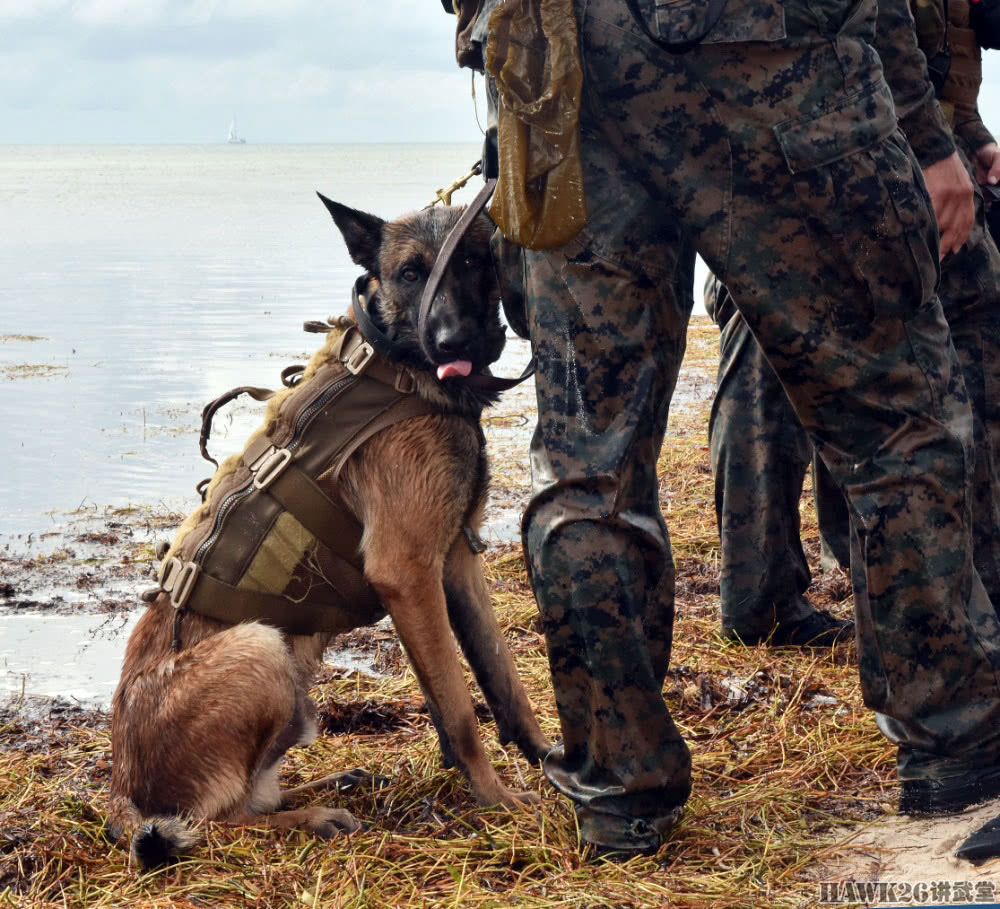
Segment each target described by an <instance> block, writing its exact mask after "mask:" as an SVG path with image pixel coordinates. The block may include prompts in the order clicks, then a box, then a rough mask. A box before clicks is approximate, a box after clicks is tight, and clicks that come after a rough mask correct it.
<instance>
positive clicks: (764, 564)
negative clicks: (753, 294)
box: [706, 159, 1000, 638]
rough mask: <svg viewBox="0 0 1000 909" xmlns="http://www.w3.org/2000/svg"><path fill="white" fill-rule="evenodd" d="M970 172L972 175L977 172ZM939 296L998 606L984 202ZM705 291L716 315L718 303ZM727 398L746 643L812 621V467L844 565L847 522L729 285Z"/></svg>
mask: <svg viewBox="0 0 1000 909" xmlns="http://www.w3.org/2000/svg"><path fill="white" fill-rule="evenodd" d="M966 166H967V168H968V169H969V172H970V174H971V173H972V168H971V166H969V165H968V160H967V159H966ZM938 295H939V297H940V299H941V303H942V307H943V309H944V313H945V316H946V318H947V319H948V323H949V325H950V327H951V333H952V340H953V343H954V346H955V349H956V351H957V353H958V358H959V361H960V362H961V364H962V373H963V376H964V379H965V385H966V389H967V391H968V394H969V398H970V401H971V404H972V414H973V432H974V440H975V475H974V476H975V481H974V494H973V497H972V516H973V543H974V556H973V561H974V563H975V565H976V568H977V570H978V571H979V574H980V577H981V578H982V581H983V585H984V586H985V588H986V591H987V593H988V594H989V595H990V599H991V600H992V601H993V602H994V604H995V605H1000V512H998V503H1000V473H998V468H1000V436H998V435H997V434H998V433H1000V413H998V407H1000V397H998V396H1000V321H998V319H997V314H998V313H1000V253H998V252H997V249H996V246H995V244H994V242H993V240H992V238H991V237H990V236H989V233H988V231H987V230H986V224H985V210H984V206H983V200H982V198H981V197H980V196H978V195H977V197H976V223H975V225H974V227H973V230H972V232H971V234H970V236H969V239H968V240H967V241H966V243H965V245H964V247H963V248H962V249H961V250H960V251H959V252H958V253H957V254H955V255H949V256H947V257H946V258H945V260H944V262H943V263H942V269H941V281H940V284H939V287H938ZM708 297H709V294H706V307H708V306H709V305H710V302H711V301H710V300H709V299H708ZM709 314H710V315H711V316H712V317H713V318H714V319H715V321H716V322H717V323H718V325H719V329H720V331H721V337H720V347H719V372H718V382H717V386H718V390H717V393H716V397H715V401H714V402H713V406H712V414H711V419H710V422H709V447H710V451H711V457H712V472H713V474H714V477H715V507H716V514H717V517H718V522H719V536H720V543H721V569H722V570H721V579H720V587H721V591H720V592H721V600H722V625H723V629H724V630H726V631H735V632H736V633H737V634H739V635H740V636H741V637H745V638H751V637H754V636H757V635H766V634H767V633H768V632H769V631H770V630H771V628H773V627H774V625H775V624H776V623H789V622H794V621H796V620H798V619H801V618H804V617H805V615H807V614H808V612H809V610H810V609H811V607H810V606H809V604H808V603H807V602H806V601H804V600H803V599H802V597H801V594H802V593H804V592H805V590H806V588H807V587H808V586H809V583H810V574H809V567H808V565H807V563H806V559H805V555H804V553H803V551H802V545H801V542H800V539H799V509H798V504H799V498H800V496H801V492H802V484H803V480H804V478H805V473H806V470H807V469H808V465H809V463H810V461H812V462H813V467H814V472H813V488H814V496H815V501H816V510H817V515H818V518H819V527H820V534H821V536H822V538H823V540H824V542H825V543H826V544H827V546H828V548H829V549H830V550H831V551H832V552H833V553H834V554H835V555H836V557H837V559H838V561H840V562H841V564H846V562H847V560H848V558H849V554H848V550H849V527H848V521H849V514H848V510H847V507H846V503H845V502H844V499H843V495H842V493H841V492H840V491H839V490H838V489H837V486H836V484H835V483H834V481H833V480H832V477H831V476H830V473H829V471H828V470H827V468H826V466H825V465H824V464H823V462H822V461H821V460H820V459H819V458H818V457H816V456H815V454H814V452H813V448H812V444H811V443H810V442H809V438H808V436H807V435H806V432H805V430H804V429H803V428H802V425H801V423H799V420H798V418H797V417H796V416H795V412H794V410H793V409H792V406H791V404H790V402H789V400H788V397H787V395H786V394H785V391H784V389H783V388H782V386H781V383H780V381H779V380H778V377H777V376H776V375H775V373H774V370H773V369H772V368H771V366H770V365H769V364H768V362H767V359H766V358H765V356H764V354H763V352H762V351H761V349H760V345H758V344H757V342H756V341H755V340H754V338H753V335H752V334H751V333H750V330H749V328H748V327H747V323H746V321H745V320H744V319H743V318H742V317H741V316H740V314H739V312H738V311H737V310H736V307H735V304H734V303H733V301H732V298H731V297H730V296H729V295H728V293H726V291H725V288H721V289H720V290H719V291H718V293H717V295H716V303H715V306H714V312H710V313H709Z"/></svg>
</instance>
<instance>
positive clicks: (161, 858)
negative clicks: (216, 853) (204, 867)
mask: <svg viewBox="0 0 1000 909" xmlns="http://www.w3.org/2000/svg"><path fill="white" fill-rule="evenodd" d="M197 842H198V835H197V834H196V833H195V832H194V830H193V829H192V828H191V825H190V824H189V823H188V822H187V821H185V820H184V819H183V818H180V817H176V816H171V815H160V816H158V817H149V818H145V819H144V820H143V822H142V824H141V825H140V827H139V829H138V830H136V832H135V833H134V834H132V855H133V857H134V858H135V860H136V862H137V863H138V865H139V867H140V868H142V870H143V871H149V870H151V869H152V868H158V867H159V866H160V865H169V864H170V863H171V862H174V861H176V860H177V857H178V856H180V855H183V854H184V853H185V852H187V851H188V850H189V849H191V847H192V846H194V845H195V844H196V843H197Z"/></svg>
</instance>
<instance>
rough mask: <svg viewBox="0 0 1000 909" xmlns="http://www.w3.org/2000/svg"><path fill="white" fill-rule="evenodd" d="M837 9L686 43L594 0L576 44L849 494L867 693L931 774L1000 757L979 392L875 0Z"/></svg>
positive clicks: (783, 15)
mask: <svg viewBox="0 0 1000 909" xmlns="http://www.w3.org/2000/svg"><path fill="white" fill-rule="evenodd" d="M661 10H662V12H663V15H664V16H665V17H666V19H667V20H668V24H669V22H670V20H671V14H672V13H671V9H668V8H661ZM684 10H685V11H689V8H688V7H687V6H685V7H684ZM838 10H840V11H842V12H843V13H844V14H845V16H846V18H844V19H842V20H837V21H831V22H830V23H827V24H828V25H829V26H830V33H831V34H832V35H834V37H831V38H828V37H825V36H821V35H819V34H817V31H816V25H815V16H814V15H813V11H812V6H811V4H807V3H805V2H800V0H783V2H777V0H775V2H769V0H762V2H760V3H754V4H738V5H736V6H733V5H730V6H729V7H728V8H727V11H726V13H725V14H724V16H723V19H722V20H721V21H720V24H719V26H718V28H717V29H716V30H714V31H713V33H712V35H711V37H710V39H709V41H708V42H706V43H703V44H701V45H699V46H698V47H697V48H695V49H694V50H692V51H690V52H689V53H687V54H684V55H680V56H676V55H668V54H665V53H663V52H662V51H660V50H659V49H658V48H657V47H656V46H655V45H654V44H653V43H652V42H650V41H648V39H646V38H644V36H643V35H642V33H641V32H640V31H639V30H638V29H637V28H636V26H635V25H634V23H632V22H631V17H629V16H628V13H627V11H624V10H622V8H621V6H620V5H619V4H617V3H614V2H612V0H590V2H589V3H588V6H587V15H586V18H585V23H584V29H583V31H584V39H583V46H584V51H585V53H584V56H585V59H586V61H587V66H588V73H587V75H588V77H589V85H590V87H591V91H592V92H593V93H595V94H596V95H597V96H598V97H597V99H596V100H595V101H594V102H593V103H594V105H595V106H597V107H599V108H600V109H601V110H602V111H603V113H604V115H605V117H606V118H607V127H608V128H607V129H606V130H605V133H604V135H605V136H606V137H607V139H608V141H609V142H610V143H613V144H614V147H615V150H616V151H617V152H618V154H619V156H620V157H621V159H622V161H623V162H625V163H626V164H627V166H629V167H630V168H631V169H632V170H633V171H634V172H636V173H638V174H640V175H641V177H642V179H643V182H644V183H645V185H648V186H650V187H652V188H653V189H654V190H656V191H659V192H661V193H662V194H663V196H664V199H665V202H666V204H667V205H668V206H669V207H670V209H672V210H673V212H674V213H675V214H676V215H677V216H678V217H679V218H680V219H681V221H682V222H683V223H684V225H685V227H686V228H687V229H689V230H690V231H692V234H693V236H695V238H696V242H697V246H698V249H699V252H701V254H702V256H703V258H704V259H705V261H706V262H707V264H708V265H709V267H710V268H711V269H712V270H713V271H714V272H716V274H718V275H719V277H720V279H722V280H723V282H724V283H725V284H726V285H727V286H728V287H729V289H730V291H731V292H732V294H733V297H734V299H735V301H736V304H737V306H738V308H739V310H740V312H741V313H742V314H743V316H744V318H745V319H746V320H747V323H748V325H749V327H750V329H751V331H752V332H753V334H754V336H755V337H756V338H757V339H758V341H759V342H760V344H761V346H762V348H763V349H764V352H765V354H766V356H767V358H768V360H769V362H770V363H771V365H772V367H773V368H774V369H775V371H776V372H777V374H778V375H779V376H780V378H781V381H782V384H783V386H784V387H785V389H786V390H787V392H788V394H789V397H790V399H791V401H792V404H793V406H794V407H795V410H796V413H797V414H798V416H799V418H800V420H801V422H802V424H803V426H804V427H805V429H806V430H807V432H808V433H809V434H810V436H811V438H812V440H813V443H814V445H815V446H816V448H817V450H818V452H819V454H820V455H821V457H822V458H823V460H824V461H825V462H826V464H827V465H828V466H829V467H830V469H831V472H832V474H833V477H834V480H835V481H836V483H837V485H839V486H841V487H842V488H844V489H845V491H846V494H847V496H848V499H849V503H850V508H851V512H852V521H853V523H854V525H855V528H856V530H857V532H858V533H859V547H858V548H859V554H860V558H861V560H862V562H861V564H860V565H859V571H862V572H864V577H865V589H864V590H862V591H858V592H857V593H858V594H859V595H860V596H857V597H856V599H857V603H856V608H857V614H858V631H859V655H860V663H861V675H862V691H863V694H864V697H865V701H866V703H867V704H869V706H871V707H873V708H875V709H876V710H880V711H881V712H882V713H884V714H887V715H889V716H892V717H893V718H894V720H895V721H896V722H897V724H898V726H899V730H900V736H899V737H898V738H897V740H898V741H900V743H901V744H903V745H904V747H905V748H906V749H908V750H910V751H912V750H914V749H919V750H921V751H923V752H925V753H930V754H933V755H935V756H936V757H937V758H938V759H940V761H941V762H942V763H940V764H939V765H937V766H933V767H932V766H930V765H929V764H924V765H923V766H922V767H921V768H914V767H913V766H911V765H909V764H907V765H905V767H904V765H903V764H901V765H900V771H901V772H905V773H908V774H909V773H915V774H919V773H925V774H926V775H928V776H931V777H934V778H935V779H940V778H942V777H944V776H954V775H958V774H963V773H964V772H965V769H966V768H972V767H980V768H981V767H983V766H988V767H992V766H994V765H998V766H1000V623H998V621H997V616H996V614H995V612H994V610H993V607H992V604H991V603H990V601H989V598H988V596H987V595H986V592H985V590H984V589H983V586H982V583H981V581H980V580H979V576H978V574H977V573H976V572H975V570H974V568H973V565H972V538H971V520H970V507H971V495H972V460H971V457H972V424H971V411H970V408H969V403H968V399H967V395H966V391H965V385H964V382H963V380H962V376H961V369H960V366H959V364H958V361H957V357H956V355H955V351H954V348H953V346H952V343H951V337H950V334H949V330H948V325H947V322H946V321H945V319H944V316H943V313H942V310H941V306H940V302H939V301H938V300H937V298H936V296H935V294H934V289H935V285H936V283H937V277H938V274H937V235H936V230H935V224H934V221H933V215H932V213H931V211H930V206H929V199H928V198H927V195H926V191H925V189H924V187H923V185H922V181H921V179H920V176H919V171H918V170H917V169H916V165H915V162H914V161H913V159H912V156H911V155H910V153H909V149H908V146H907V145H906V143H905V138H903V137H902V135H901V134H899V133H898V132H894V122H895V121H894V113H893V108H892V99H891V96H890V94H889V91H888V88H887V86H886V85H885V83H884V81H883V80H882V79H881V72H880V61H879V59H878V56H877V55H876V54H875V53H874V51H873V50H872V48H871V46H870V41H871V39H872V37H873V34H872V31H873V22H874V12H875V8H874V3H873V2H871V0H862V2H861V3H859V4H856V5H855V6H853V7H851V6H850V5H849V4H846V3H845V4H844V5H843V7H842V9H841V7H837V9H833V8H832V7H831V10H830V12H831V14H833V13H835V12H837V11H838ZM849 10H850V15H849V16H847V15H846V14H847V13H848V11H849ZM678 16H679V18H678V21H677V22H676V23H675V24H676V25H678V30H677V31H675V32H673V33H671V34H672V37H673V38H674V40H680V39H683V37H684V35H685V31H684V23H685V20H684V19H683V15H680V14H678ZM834 18H836V17H834ZM661 24H662V23H661ZM697 26H698V23H695V24H694V26H693V28H694V29H695V30H696V29H697ZM687 29H688V31H687V34H690V32H691V29H692V26H691V24H690V23H688V24H687ZM678 32H679V34H678ZM727 215H728V217H727ZM862 597H863V599H862ZM904 791H905V790H904Z"/></svg>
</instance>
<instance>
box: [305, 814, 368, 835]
mask: <svg viewBox="0 0 1000 909" xmlns="http://www.w3.org/2000/svg"><path fill="white" fill-rule="evenodd" d="M306 828H307V829H308V830H309V831H311V832H312V833H315V834H316V835H317V836H321V837H323V838H324V839H333V837H336V836H344V835H345V834H350V833H356V832H357V831H358V830H360V829H361V822H360V821H359V820H358V819H357V818H356V817H355V816H354V815H353V814H351V812H350V811H345V810H344V809H343V808H315V809H313V812H312V817H311V818H310V819H309V821H308V823H307V824H306Z"/></svg>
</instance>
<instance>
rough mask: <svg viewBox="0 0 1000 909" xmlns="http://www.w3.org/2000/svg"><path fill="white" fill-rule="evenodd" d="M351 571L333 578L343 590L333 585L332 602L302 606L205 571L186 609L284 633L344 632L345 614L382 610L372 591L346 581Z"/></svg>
mask: <svg viewBox="0 0 1000 909" xmlns="http://www.w3.org/2000/svg"><path fill="white" fill-rule="evenodd" d="M349 577H350V572H345V573H344V575H343V576H339V575H338V577H337V578H336V581H337V583H338V584H340V585H341V588H342V589H337V588H334V589H335V591H336V593H335V595H334V596H333V600H334V602H331V603H330V605H329V606H325V607H316V608H313V609H302V608H301V606H299V604H297V603H295V602H294V601H292V600H289V599H286V598H285V597H282V596H279V595H277V594H271V593H261V592H260V591H257V590H247V589H244V588H242V587H233V586H232V585H231V584H226V583H225V582H224V581H220V580H219V579H218V578H213V577H212V576H211V575H208V574H204V573H202V574H200V575H199V576H198V585H197V587H196V588H195V589H194V591H193V592H192V595H191V597H190V598H189V600H188V602H187V606H186V608H188V609H191V610H193V611H194V612H197V613H198V614H199V615H203V616H206V617H207V618H210V619H215V620H217V621H219V622H226V623H229V624H234V625H235V624H239V623H241V622H264V623H266V624H268V625H274V626H275V627H276V628H280V629H281V630H282V631H284V632H286V633H287V634H315V633H316V632H319V631H333V632H340V631H345V630H346V628H345V623H344V615H345V610H347V614H350V611H352V610H355V611H356V610H357V609H358V607H359V606H361V607H362V608H365V609H368V610H371V611H373V612H376V611H382V606H381V603H380V602H379V599H378V595H377V594H376V593H375V590H374V589H373V588H372V587H371V586H369V585H367V584H364V585H363V586H361V585H357V584H355V583H353V579H351V580H350V581H348V580H347V579H348V578H349Z"/></svg>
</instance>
